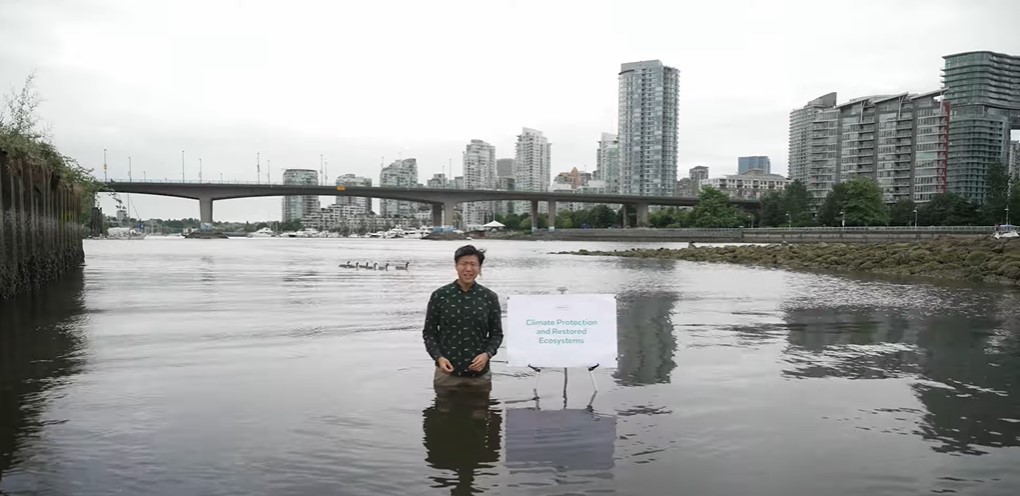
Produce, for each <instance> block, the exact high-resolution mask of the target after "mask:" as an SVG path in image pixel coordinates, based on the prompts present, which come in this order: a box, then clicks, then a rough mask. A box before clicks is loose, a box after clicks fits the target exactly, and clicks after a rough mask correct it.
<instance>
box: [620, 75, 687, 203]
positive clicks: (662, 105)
mask: <svg viewBox="0 0 1020 496" xmlns="http://www.w3.org/2000/svg"><path fill="white" fill-rule="evenodd" d="M618 79H619V98H618V110H619V121H618V130H617V136H618V138H619V149H620V193H622V194H625V195H641V196H673V192H674V191H675V188H676V180H677V171H676V167H677V166H676V164H677V117H678V103H677V102H678V98H679V85H680V71H679V70H677V69H676V68H673V67H668V66H665V65H663V64H662V62H661V61H658V60H646V61H640V62H628V63H624V64H621V65H620V73H619V75H618ZM606 177H608V174H607V176H606Z"/></svg>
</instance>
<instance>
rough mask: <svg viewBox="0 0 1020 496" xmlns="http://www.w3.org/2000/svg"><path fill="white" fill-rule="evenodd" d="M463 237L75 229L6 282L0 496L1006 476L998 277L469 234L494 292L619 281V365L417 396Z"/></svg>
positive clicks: (843, 485)
mask: <svg viewBox="0 0 1020 496" xmlns="http://www.w3.org/2000/svg"><path fill="white" fill-rule="evenodd" d="M459 244H460V243H454V242H429V241H419V240H368V239H355V240H337V239H322V240H318V239H315V240H303V239H231V240H208V241H206V240H184V239H176V240H171V239H158V238H150V239H146V240H143V241H89V242H86V246H85V251H86V256H87V266H86V267H85V268H84V270H83V271H82V273H81V274H79V275H77V276H71V277H68V278H67V279H66V280H65V281H64V282H63V283H62V284H60V285H58V286H55V287H53V288H50V289H48V290H47V291H45V292H41V293H40V294H39V295H38V296H37V297H35V298H22V299H19V300H16V301H14V302H8V303H4V304H2V305H0V350H2V353H0V363H2V365H0V415H2V419H0V493H2V494H5V495H24V494H46V495H51V494H52V495H105V494H131V495H134V494H153V495H179V494H189V495H190V494H196V495H197V494H202V495H212V494H215V495H227V494H230V495H234V494H236V495H248V494H273V495H290V494H294V495H304V494H308V495H319V494H344V495H346V494H364V495H379V494H479V493H484V494H541V495H552V494H624V495H631V494H634V495H653V494H670V495H672V494H691V495H738V494H755V495H794V494H796V495H800V494H805V495H807V494H811V495H820V494H826V495H851V494H853V495H856V494H869V495H884V494H895V495H906V494H927V493H957V494H982V495H984V494H1002V495H1015V494H1018V493H1020V320H1018V319H1020V311H1018V308H1020V297H1018V294H1017V293H1016V292H1011V291H1009V290H1004V289H999V288H994V287H975V286H960V287H954V286H948V285H932V284H903V283H898V282H893V281H888V280H884V281H877V280H869V279H863V278H851V277H840V276H829V275H819V274H805V273H791V272H786V271H781V270H762V269H750V268H743V267H737V266H724V265H705V264H696V263H690V262H681V261H661V260H632V259H614V258H594V257H575V256H563V255H549V254H547V253H548V252H551V251H560V250H573V249H579V248H616V247H620V246H622V245H617V244H613V243H591V242H586V243H583V244H581V243H563V242H512V241H502V242H500V241H489V242H486V241H479V242H477V244H478V245H480V246H484V247H485V248H487V249H488V253H489V257H490V258H489V260H487V262H486V264H485V269H484V274H483V277H482V279H481V282H482V283H483V284H486V285H487V286H489V287H490V288H492V289H494V290H496V291H497V292H498V293H499V294H500V297H501V300H502V301H503V304H504V308H505V302H506V296H507V295H508V294H525V293H532V294H534V293H549V294H553V293H556V292H557V291H556V288H557V287H560V286H564V287H567V288H568V291H569V292H573V293H614V294H617V295H618V296H619V302H620V303H619V305H620V306H619V326H620V338H619V349H620V352H621V354H622V357H621V359H620V362H619V365H620V366H619V368H618V369H596V371H595V378H596V380H597V381H598V383H599V386H600V388H601V391H600V392H599V393H598V394H597V395H595V396H594V398H593V397H592V388H591V382H590V380H589V379H588V377H587V374H586V373H585V372H584V371H583V370H580V371H571V372H570V375H569V380H568V386H567V398H566V400H564V397H563V374H562V372H561V371H546V372H543V373H542V375H541V376H540V377H538V391H539V394H540V398H539V400H538V401H535V400H533V399H532V388H533V387H534V386H535V384H536V377H535V374H534V373H533V372H532V371H530V370H529V369H523V370H522V369H518V368H510V367H508V366H507V365H506V364H505V363H495V364H494V365H493V371H494V388H493V392H492V394H491V397H488V398H484V397H456V396H449V397H447V396H442V397H439V398H437V397H436V395H435V393H434V392H433V390H432V388H431V374H432V364H431V361H430V360H429V358H428V356H427V355H426V354H425V351H424V348H423V346H422V343H421V335H420V330H421V323H422V319H423V317H424V308H425V304H426V301H427V299H428V295H429V292H430V291H431V290H432V289H434V288H435V287H437V286H438V285H440V284H443V283H446V282H449V281H452V280H453V278H454V269H453V263H452V252H453V250H454V248H455V247H456V246H458V245H459ZM348 260H352V261H357V260H360V261H372V262H376V261H378V262H391V263H396V262H403V261H405V260H407V261H410V262H411V265H410V270H409V271H395V270H389V271H365V270H353V269H343V268H338V267H337V265H338V264H340V263H345V262H347V261H348ZM500 358H502V359H505V353H501V354H500V355H497V359H500Z"/></svg>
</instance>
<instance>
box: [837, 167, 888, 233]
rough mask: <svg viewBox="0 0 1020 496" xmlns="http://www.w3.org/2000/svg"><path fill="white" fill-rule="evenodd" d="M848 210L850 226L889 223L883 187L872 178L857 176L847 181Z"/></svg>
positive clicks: (846, 210)
mask: <svg viewBox="0 0 1020 496" xmlns="http://www.w3.org/2000/svg"><path fill="white" fill-rule="evenodd" d="M846 185H847V186H846V202H845V203H844V204H843V210H844V211H845V212H846V224H847V225H848V226H886V225H889V209H888V208H887V207H886V206H885V202H884V201H883V200H882V189H881V188H879V187H878V184H877V183H875V182H874V181H872V180H870V179H865V178H863V177H855V178H854V179H851V180H850V181H848V182H847V183H846Z"/></svg>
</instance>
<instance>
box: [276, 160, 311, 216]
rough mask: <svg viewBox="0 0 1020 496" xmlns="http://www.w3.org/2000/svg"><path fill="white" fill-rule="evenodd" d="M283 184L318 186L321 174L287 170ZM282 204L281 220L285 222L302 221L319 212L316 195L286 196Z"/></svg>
mask: <svg viewBox="0 0 1020 496" xmlns="http://www.w3.org/2000/svg"><path fill="white" fill-rule="evenodd" d="M283 184H284V185H301V186H318V184H319V173H318V171H315V170H312V169H287V170H285V171H283ZM282 203H283V205H282V212H281V215H280V218H281V219H282V220H283V222H290V221H294V220H301V219H303V218H304V217H305V215H307V214H309V213H312V212H317V211H318V210H319V197H318V196H315V195H302V196H285V197H283V202H282Z"/></svg>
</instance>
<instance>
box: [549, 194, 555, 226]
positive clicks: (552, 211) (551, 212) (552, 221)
mask: <svg viewBox="0 0 1020 496" xmlns="http://www.w3.org/2000/svg"><path fill="white" fill-rule="evenodd" d="M549 230H550V231H555V230H556V201H554V200H549Z"/></svg>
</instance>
